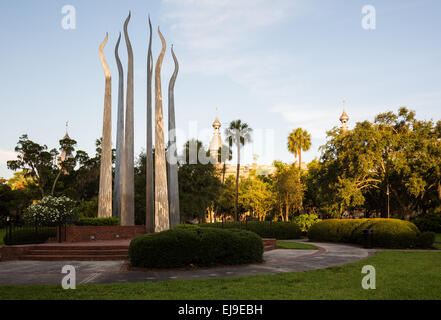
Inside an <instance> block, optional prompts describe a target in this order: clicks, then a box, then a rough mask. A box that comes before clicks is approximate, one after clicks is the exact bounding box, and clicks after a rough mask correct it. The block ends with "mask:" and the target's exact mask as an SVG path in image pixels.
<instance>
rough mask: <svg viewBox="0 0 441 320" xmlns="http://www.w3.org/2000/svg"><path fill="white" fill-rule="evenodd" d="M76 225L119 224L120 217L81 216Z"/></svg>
mask: <svg viewBox="0 0 441 320" xmlns="http://www.w3.org/2000/svg"><path fill="white" fill-rule="evenodd" d="M75 225H76V226H118V225H119V219H118V218H113V217H110V218H80V219H78V221H76V222H75Z"/></svg>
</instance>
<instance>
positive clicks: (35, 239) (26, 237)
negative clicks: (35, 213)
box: [3, 227, 57, 245]
mask: <svg viewBox="0 0 441 320" xmlns="http://www.w3.org/2000/svg"><path fill="white" fill-rule="evenodd" d="M56 236H57V229H56V228H55V227H54V228H44V229H41V230H38V232H36V231H35V229H33V228H29V229H21V230H20V229H19V230H14V231H13V232H12V234H11V235H10V236H9V235H5V236H4V238H3V241H4V243H5V244H6V245H21V244H39V243H45V242H46V241H47V240H48V239H49V238H54V237H56Z"/></svg>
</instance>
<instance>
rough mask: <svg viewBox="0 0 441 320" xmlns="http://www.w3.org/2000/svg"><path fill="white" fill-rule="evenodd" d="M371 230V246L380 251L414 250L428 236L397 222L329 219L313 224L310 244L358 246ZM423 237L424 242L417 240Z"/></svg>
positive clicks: (388, 220) (427, 244)
mask: <svg viewBox="0 0 441 320" xmlns="http://www.w3.org/2000/svg"><path fill="white" fill-rule="evenodd" d="M365 229H370V230H373V242H374V243H373V245H374V246H375V247H383V248H413V247H417V246H420V247H421V246H422V245H424V246H425V247H431V246H432V243H433V241H432V242H431V243H430V244H429V241H430V236H427V235H424V236H423V235H422V234H421V232H420V231H419V230H418V228H417V226H415V225H414V224H413V223H411V222H409V221H404V220H398V219H354V220H352V219H341V220H340V219H329V220H324V221H321V222H318V223H316V224H314V225H313V226H312V227H311V228H310V230H309V232H308V238H309V239H310V240H312V241H329V242H348V243H358V244H361V243H362V241H363V230H365ZM420 237H423V239H420Z"/></svg>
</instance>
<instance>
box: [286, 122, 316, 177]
mask: <svg viewBox="0 0 441 320" xmlns="http://www.w3.org/2000/svg"><path fill="white" fill-rule="evenodd" d="M309 148H311V135H310V134H309V133H308V131H306V130H303V129H302V128H297V129H295V130H294V131H293V132H291V133H290V134H289V136H288V150H289V151H290V152H291V153H292V154H294V157H296V158H297V156H299V169H302V150H303V151H308V150H309Z"/></svg>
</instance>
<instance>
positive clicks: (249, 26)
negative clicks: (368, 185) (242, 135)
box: [0, 0, 441, 177]
mask: <svg viewBox="0 0 441 320" xmlns="http://www.w3.org/2000/svg"><path fill="white" fill-rule="evenodd" d="M67 4H69V5H73V6H74V7H75V8H76V17H77V21H76V24H77V28H76V29H75V30H63V29H62V27H61V20H62V18H63V15H62V13H61V8H62V7H63V6H64V5H67ZM369 4H370V5H373V6H375V8H376V13H377V18H376V22H377V26H376V30H369V31H368V30H364V29H363V28H362V27H361V19H362V13H361V10H362V7H363V6H364V5H369ZM129 10H132V21H131V23H130V25H129V33H130V36H131V41H132V44H133V49H134V55H135V151H136V154H139V152H140V151H141V149H142V148H143V147H144V146H145V130H146V125H145V123H146V120H145V108H146V107H145V105H146V92H145V86H146V73H145V68H146V53H147V45H148V27H147V14H149V13H150V16H151V18H152V23H153V25H154V28H156V27H157V26H158V25H160V26H161V30H162V31H163V34H164V36H165V38H166V40H167V44H168V48H167V49H168V51H167V55H166V58H165V60H164V68H163V72H162V78H163V83H162V87H163V91H164V101H165V103H164V108H165V109H166V108H167V103H166V101H167V96H166V90H167V88H168V81H169V79H170V76H171V73H172V69H173V64H172V59H171V56H170V52H169V48H170V45H171V44H172V43H173V44H174V46H175V52H176V55H177V57H178V59H179V61H180V67H181V68H180V74H179V76H178V80H177V82H176V87H175V97H176V98H175V99H176V112H177V115H176V118H177V126H178V128H180V129H181V130H182V132H183V133H184V134H185V136H184V135H183V136H180V137H178V143H183V142H184V140H185V139H186V138H187V135H191V136H192V135H194V134H191V133H190V134H189V133H188V132H189V127H192V126H194V124H195V123H197V130H196V132H197V134H198V135H199V138H200V139H201V140H203V141H204V142H205V143H208V142H209V139H210V135H211V132H212V128H211V123H212V121H213V120H214V117H215V113H216V105H218V106H219V108H220V109H219V118H220V120H221V122H222V123H223V124H224V125H226V124H227V123H228V122H230V121H231V120H234V119H239V118H240V119H242V120H244V121H246V122H247V123H248V124H249V125H250V126H251V127H252V128H254V129H255V130H256V132H257V134H258V135H259V134H261V133H262V132H265V130H267V131H266V132H268V131H271V132H272V135H271V134H270V135H269V138H268V139H269V140H271V139H273V143H274V149H273V152H270V153H268V152H267V153H266V155H261V158H260V160H259V162H261V163H270V162H271V161H272V160H274V159H281V160H284V161H287V162H290V161H293V156H292V155H290V154H289V153H288V152H287V150H286V137H287V135H288V133H289V132H290V131H291V130H292V129H294V128H296V127H299V126H301V127H303V128H305V129H307V130H308V131H310V132H311V134H312V136H313V140H312V142H313V145H312V148H311V150H310V151H309V152H307V153H305V155H304V159H305V160H306V161H309V160H311V159H313V158H314V157H316V156H318V155H319V152H318V147H319V146H320V145H322V144H323V143H324V141H325V132H326V130H329V129H331V128H332V127H333V126H335V125H339V122H338V118H339V116H340V114H341V112H342V99H343V97H345V98H346V99H347V112H348V114H349V116H350V118H351V119H350V126H353V125H354V123H355V122H356V121H360V120H364V119H370V120H372V119H373V117H374V115H375V114H377V113H378V112H381V111H385V110H396V109H397V108H398V107H400V106H403V105H404V106H408V107H409V108H411V109H414V110H416V111H417V116H418V117H419V118H426V119H430V118H433V119H435V120H438V119H441V108H440V106H441V92H440V85H441V41H440V30H441V19H439V15H440V12H441V2H440V1H439V0H419V1H416V0H414V1H408V0H381V1H373V0H370V1H367V0H366V1H358V0H352V1H349V0H329V1H325V0H321V1H318V0H275V1H269V0H267V1H263V0H216V1H214V0H213V1H208V0H205V1H203V0H163V1H159V0H155V1H154V0H151V1H145V0H142V1H135V0H132V1H109V0H93V1H82V0H81V1H80V0H63V1H55V0H53V1H47V0H46V1H45V0H40V1H35V0H20V1H12V0H2V1H1V2H0V39H2V43H3V45H2V46H1V50H0V88H1V89H0V111H1V113H0V115H1V116H0V177H1V176H3V177H10V176H11V175H12V173H11V172H9V171H8V170H7V169H6V160H8V159H11V158H13V157H14V154H13V153H12V151H13V149H14V147H15V145H16V142H17V141H18V138H19V136H20V135H21V134H23V133H27V134H28V135H29V137H30V139H32V140H34V141H37V142H39V143H42V144H47V145H48V146H49V147H50V148H53V147H58V140H59V139H60V138H61V137H62V136H63V135H64V126H65V121H66V120H69V123H70V129H69V134H70V136H71V137H72V138H73V139H75V140H77V141H78V147H79V148H81V149H83V150H86V151H87V152H89V153H93V151H94V141H95V139H96V138H98V137H99V136H100V135H101V130H102V112H103V94H104V76H103V71H102V68H101V65H100V62H99V57H98V46H99V44H100V43H101V41H102V40H103V38H104V36H105V33H106V32H109V42H108V45H107V47H106V49H105V56H106V59H107V61H108V63H109V65H110V68H111V71H112V76H113V120H114V130H113V136H114V137H115V120H116V99H117V88H116V84H117V69H116V64H115V59H114V56H113V49H114V45H115V42H116V39H117V36H118V33H119V31H121V30H122V25H123V21H124V19H125V18H126V16H127V14H128V11H129ZM159 51H160V41H159V38H158V36H157V33H154V47H153V55H154V60H155V61H156V59H157V56H158V54H159ZM120 55H121V57H122V60H123V65H124V68H125V71H126V65H127V62H126V49H125V43H124V42H122V46H121V47H120ZM224 128H225V126H224V127H222V129H224ZM190 132H191V130H190ZM257 140H258V136H257ZM269 140H268V141H269ZM268 141H267V142H268ZM114 143H115V140H114ZM265 148H266V147H265ZM250 150H251V149H250ZM252 153H259V154H262V151H261V150H259V149H258V148H257V149H255V150H251V151H249V152H248V153H247V157H246V158H245V161H244V162H245V163H246V162H248V163H250V162H251V158H250V156H251V154H252Z"/></svg>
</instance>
